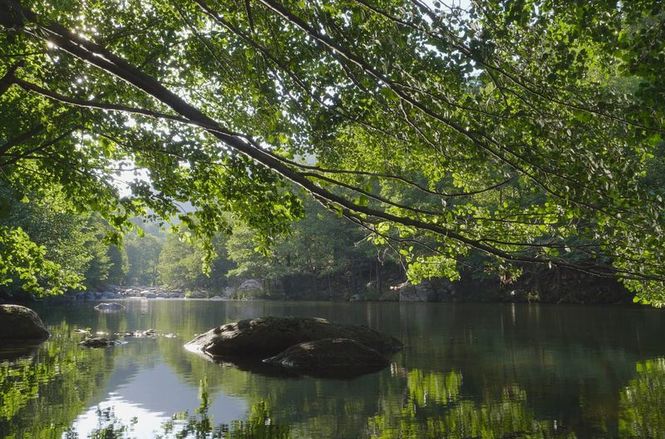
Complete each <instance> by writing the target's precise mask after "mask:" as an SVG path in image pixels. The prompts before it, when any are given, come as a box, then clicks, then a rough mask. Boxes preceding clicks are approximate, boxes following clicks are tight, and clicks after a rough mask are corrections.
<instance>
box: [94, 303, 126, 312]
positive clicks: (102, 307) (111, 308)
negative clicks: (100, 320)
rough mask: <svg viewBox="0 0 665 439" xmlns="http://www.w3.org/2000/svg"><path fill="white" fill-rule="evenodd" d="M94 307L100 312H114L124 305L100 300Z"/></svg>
mask: <svg viewBox="0 0 665 439" xmlns="http://www.w3.org/2000/svg"><path fill="white" fill-rule="evenodd" d="M95 309H96V310H97V311H101V312H116V311H122V310H124V309H125V305H123V304H121V303H115V302H102V303H100V304H99V305H97V306H95Z"/></svg>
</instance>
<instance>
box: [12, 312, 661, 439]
mask: <svg viewBox="0 0 665 439" xmlns="http://www.w3.org/2000/svg"><path fill="white" fill-rule="evenodd" d="M93 305H94V304H83V305H76V306H72V305H68V306H49V307H41V308H40V307H37V308H36V310H37V311H38V312H39V313H40V315H41V316H42V318H43V320H44V321H45V322H46V324H47V325H48V327H49V330H50V331H51V332H52V334H53V336H52V337H51V339H49V340H48V341H47V342H46V343H44V344H43V345H42V346H40V347H39V348H38V349H37V350H36V351H34V352H27V353H26V354H25V356H24V357H22V358H19V359H17V360H13V361H7V360H1V359H0V437H10V438H11V437H13V438H21V437H31V438H32V437H34V438H61V437H66V438H76V437H78V438H86V437H136V438H145V437H158V436H159V437H176V436H178V437H206V436H208V437H236V438H254V437H261V438H287V437H293V438H430V437H431V438H439V437H450V438H467V437H483V438H484V437H487V438H518V437H525V438H527V437H528V438H532V437H533V438H540V437H566V438H569V437H576V438H593V437H599V438H601V437H602V438H604V437H651V438H658V437H665V342H664V341H663V334H664V333H665V313H663V312H662V311H659V310H653V309H647V308H624V307H576V306H543V305H526V304H524V305H510V304H507V305H505V304H408V303H406V304H405V303H403V304H398V303H376V304H372V303H368V304H363V303H352V304H335V303H302V302H300V303H294V302H208V301H165V300H155V301H143V302H140V301H135V302H127V303H126V305H127V310H126V311H125V312H122V313H118V314H101V313H98V312H95V311H94V310H93ZM263 315H277V316H287V315H292V316H318V317H324V318H327V319H329V320H332V321H336V322H340V323H353V324H365V325H368V326H370V327H372V328H374V329H377V330H379V331H382V332H386V333H389V334H391V335H393V336H395V337H397V338H399V339H400V340H402V341H403V342H404V345H405V348H404V350H403V351H402V352H400V353H398V354H396V355H395V356H394V357H393V359H392V364H391V365H390V367H388V368H386V369H384V370H383V371H381V372H378V373H374V374H370V375H366V376H362V377H360V378H356V379H353V380H322V379H314V378H297V379H296V378H281V377H270V376H265V375H260V374H253V373H251V372H247V371H242V370H238V369H236V368H234V367H228V366H227V367H225V366H222V365H218V364H214V363H211V362H208V361H206V360H205V359H203V358H201V357H200V356H197V355H195V354H192V353H190V352H187V351H186V350H185V349H183V347H182V345H183V344H184V343H185V342H186V341H188V340H189V339H191V338H192V337H193V336H194V334H197V333H201V332H204V331H206V330H208V329H210V328H211V327H213V326H217V325H220V324H222V323H226V322H231V321H235V320H240V319H244V318H251V317H258V316H263ZM81 328H91V329H92V331H93V332H95V331H104V332H109V333H113V332H125V331H133V330H139V329H148V328H154V329H155V330H157V331H158V332H160V333H175V334H176V335H177V337H175V338H166V337H157V338H136V339H133V338H130V339H127V343H126V344H123V345H119V346H115V347H112V348H107V349H86V348H82V347H79V346H78V342H79V341H80V340H81V339H82V336H81V335H80V334H78V333H76V332H75V329H81Z"/></svg>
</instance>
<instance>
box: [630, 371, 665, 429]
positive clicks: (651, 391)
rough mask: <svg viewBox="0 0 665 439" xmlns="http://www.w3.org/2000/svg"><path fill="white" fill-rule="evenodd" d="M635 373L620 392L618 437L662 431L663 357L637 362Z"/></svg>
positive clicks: (664, 409)
mask: <svg viewBox="0 0 665 439" xmlns="http://www.w3.org/2000/svg"><path fill="white" fill-rule="evenodd" d="M636 370H637V377H636V378H635V379H633V380H631V381H630V382H629V383H628V385H627V386H626V388H625V389H624V390H623V391H622V392H621V396H620V405H621V413H620V415H619V431H620V433H621V437H659V436H661V435H662V434H663V431H665V358H657V359H655V360H647V361H644V362H639V363H637V366H636Z"/></svg>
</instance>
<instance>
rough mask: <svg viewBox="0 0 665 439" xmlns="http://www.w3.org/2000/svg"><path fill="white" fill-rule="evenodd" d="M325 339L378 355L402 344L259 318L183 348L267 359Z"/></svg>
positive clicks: (350, 330)
mask: <svg viewBox="0 0 665 439" xmlns="http://www.w3.org/2000/svg"><path fill="white" fill-rule="evenodd" d="M325 338H347V339H352V340H355V341H356V342H358V343H361V344H363V345H365V346H367V347H369V348H371V349H374V350H375V351H377V352H379V353H386V354H387V353H392V352H397V351H399V350H400V349H401V348H402V343H401V342H400V341H399V340H397V339H395V338H394V337H391V336H388V335H384V334H381V333H379V332H377V331H375V330H373V329H370V328H368V327H366V326H355V325H340V324H335V323H330V322H329V321H327V320H325V319H321V318H311V317H307V318H303V317H262V318H257V319H247V320H241V321H239V322H235V323H228V324H226V325H222V326H220V327H218V328H213V329H211V330H210V331H208V332H206V333H204V334H201V335H199V336H198V337H196V338H194V339H193V340H191V341H190V342H189V343H187V344H186V345H185V346H186V347H187V349H189V350H192V351H198V352H203V353H206V354H208V355H211V356H246V357H255V358H266V357H270V356H273V355H276V354H278V353H279V352H282V351H283V350H285V349H287V348H289V347H291V346H294V345H297V344H300V343H305V342H311V341H315V340H321V339H325Z"/></svg>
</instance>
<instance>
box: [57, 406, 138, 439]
mask: <svg viewBox="0 0 665 439" xmlns="http://www.w3.org/2000/svg"><path fill="white" fill-rule="evenodd" d="M96 413H97V420H98V424H99V428H96V429H94V430H93V431H92V432H91V433H90V434H89V435H88V438H89V439H115V438H121V437H124V436H126V435H127V434H128V433H129V432H131V431H132V428H133V427H134V425H136V423H137V422H138V418H132V420H131V421H130V422H129V425H124V424H122V422H120V421H119V420H118V418H116V416H115V412H114V411H113V407H107V408H105V409H102V408H99V407H98V408H97V412H96ZM63 439H79V435H78V434H77V433H76V432H75V431H73V430H71V429H70V430H67V432H66V433H65V435H64V438H63Z"/></svg>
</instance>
